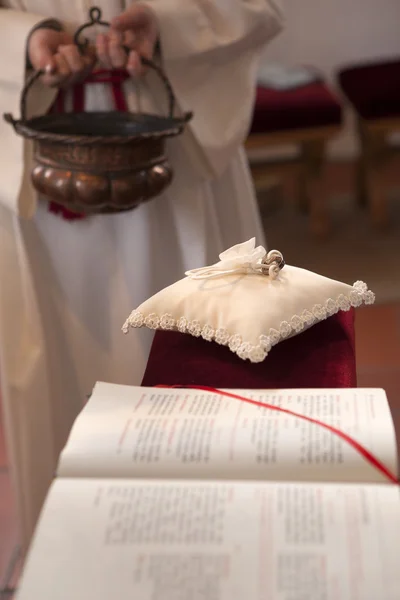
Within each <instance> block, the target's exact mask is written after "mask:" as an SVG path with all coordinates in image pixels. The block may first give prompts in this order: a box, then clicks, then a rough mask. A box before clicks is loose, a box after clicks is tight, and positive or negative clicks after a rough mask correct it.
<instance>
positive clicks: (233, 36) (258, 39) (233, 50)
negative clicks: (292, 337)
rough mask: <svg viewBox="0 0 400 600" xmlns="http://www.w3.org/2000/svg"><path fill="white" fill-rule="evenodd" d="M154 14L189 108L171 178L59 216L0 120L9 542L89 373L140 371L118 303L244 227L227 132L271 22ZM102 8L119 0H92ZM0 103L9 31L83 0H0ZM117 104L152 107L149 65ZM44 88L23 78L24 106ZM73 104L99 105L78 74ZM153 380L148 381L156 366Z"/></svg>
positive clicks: (207, 1) (109, 12) (31, 508)
mask: <svg viewBox="0 0 400 600" xmlns="http://www.w3.org/2000/svg"><path fill="white" fill-rule="evenodd" d="M146 2H147V3H148V4H149V5H151V7H152V8H153V9H154V11H155V13H156V14H157V16H158V20H159V25H160V40H161V48H162V60H163V66H164V68H165V71H166V73H167V75H168V77H169V79H170V81H171V83H172V87H173V89H174V91H175V93H176V96H177V100H178V105H179V108H180V110H185V111H186V110H192V111H193V112H194V114H195V118H194V120H193V122H192V124H191V125H190V127H189V128H188V130H187V132H186V133H185V134H184V135H183V136H182V137H181V138H177V139H174V140H171V141H169V142H168V156H169V160H170V162H171V164H172V166H173V168H174V171H175V179H174V181H173V183H172V185H171V186H170V187H169V188H168V190H167V191H166V192H165V193H164V194H163V195H162V196H160V197H159V198H157V199H155V200H151V201H150V202H149V203H147V204H145V205H143V206H140V207H139V208H137V209H135V210H133V211H131V212H128V213H123V214H116V215H104V216H95V217H91V218H88V219H85V220H81V221H72V222H70V221H65V220H63V219H62V218H61V217H60V216H56V215H54V214H52V213H50V212H49V211H48V205H47V203H46V202H45V201H43V200H41V199H38V198H37V197H36V195H35V193H34V191H33V189H32V186H31V184H30V180H29V177H30V172H31V164H32V162H31V150H32V148H31V145H30V143H24V142H23V140H22V139H21V138H20V137H18V136H17V135H16V134H15V133H14V131H13V130H12V128H11V126H10V125H8V124H6V123H5V122H3V120H1V122H0V155H1V159H0V378H1V386H2V405H3V410H4V423H5V428H6V439H7V443H8V451H9V458H10V462H11V466H12V472H13V480H14V485H15V491H16V498H17V501H18V510H19V515H20V522H21V534H22V539H23V544H24V546H25V547H26V543H27V542H28V541H29V539H30V536H31V534H32V530H33V527H34V525H35V521H36V519H37V516H38V512H39V510H40V508H41V505H42V502H43V499H44V496H45V493H46V491H47V489H48V486H49V483H50V481H51V479H52V477H53V475H54V470H55V467H56V463H57V459H58V456H59V452H60V450H61V448H62V446H63V445H64V443H65V441H66V437H67V435H68V433H69V431H70V428H71V425H72V423H73V420H74V419H75V417H76V416H77V414H78V412H79V411H80V409H81V407H82V405H83V403H84V401H85V398H86V396H87V395H88V394H89V393H90V392H91V390H92V387H93V385H94V383H95V382H96V381H97V380H104V381H109V382H113V383H122V384H132V385H135V384H140V381H141V376H142V373H143V370H144V367H145V364H146V360H147V356H148V351H149V346H150V341H151V337H150V336H149V332H146V331H136V332H133V333H132V334H131V335H129V336H127V337H125V336H124V335H123V334H122V333H121V326H122V324H123V322H124V320H125V318H126V317H127V315H128V314H129V313H130V311H131V309H132V308H134V307H135V306H136V305H139V304H140V303H141V302H142V301H144V300H145V299H146V298H147V297H148V296H150V295H151V294H153V293H155V292H156V291H158V290H160V289H161V288H162V287H164V286H166V285H169V284H171V283H173V282H174V281H175V280H177V279H179V278H181V277H182V274H183V273H184V271H185V270H188V269H193V268H196V267H200V266H203V265H206V264H210V263H213V262H215V260H216V258H217V256H218V254H219V252H221V251H222V250H224V249H226V248H228V247H230V246H232V245H234V244H236V243H238V242H241V241H243V240H245V239H249V238H251V237H253V236H256V237H257V240H258V242H259V243H263V233H262V228H261V225H260V221H259V216H258V211H257V206H256V201H255V197H254V193H253V188H252V184H251V180H250V177H249V173H248V169H247V165H246V161H245V158H244V154H243V151H242V150H241V145H242V143H243V141H244V139H245V137H246V134H247V130H248V127H249V123H250V119H251V112H252V106H253V100H254V88H255V82H256V71H257V66H258V59H259V58H260V56H261V53H262V51H263V48H264V45H265V43H266V42H267V41H268V40H269V39H271V38H272V37H273V36H274V35H275V34H276V33H277V32H278V31H279V30H280V28H281V22H282V19H281V12H280V9H279V7H278V6H277V4H276V0H146ZM98 4H99V5H100V7H101V8H102V10H103V17H104V19H106V20H109V19H111V18H112V17H113V16H115V15H117V14H119V13H120V12H122V11H123V10H124V9H125V3H124V1H123V0H101V2H99V3H98ZM0 5H1V6H2V7H3V8H0V32H1V35H0V56H1V57H2V62H1V66H0V113H1V115H2V114H3V113H4V112H12V113H13V114H14V116H18V115H19V99H20V93H21V89H22V87H23V84H24V79H25V41H26V38H27V36H28V33H29V31H30V30H31V28H32V27H33V26H34V25H35V24H37V23H38V22H40V21H41V20H43V19H45V18H49V17H52V18H57V19H59V20H60V21H61V22H62V23H63V24H64V25H65V27H67V28H68V30H71V31H73V30H74V29H75V28H76V27H77V26H79V25H81V24H82V23H84V22H85V21H87V19H88V9H89V7H90V3H89V2H88V0H75V1H74V2H70V1H69V0H3V1H2V0H0ZM135 90H137V86H136V85H134V84H133V83H132V82H127V83H126V84H125V92H126V97H127V101H128V104H129V107H130V108H131V109H132V110H135V109H136V108H137V105H138V101H139V100H138V96H139V98H140V108H141V109H142V110H146V111H147V112H157V113H161V112H162V111H165V110H166V102H165V101H164V98H165V90H164V89H163V86H162V84H161V83H160V82H159V81H158V80H157V78H156V76H155V75H153V74H149V75H148V77H147V78H146V81H145V83H144V84H143V86H141V87H140V90H141V91H140V94H137V93H136V91H135ZM53 98H54V92H53V91H50V90H48V89H45V88H44V87H43V86H41V85H39V84H38V85H36V86H35V88H34V89H33V90H32V93H31V94H30V96H29V103H28V104H29V111H30V114H39V113H41V114H43V113H45V112H46V111H47V109H48V107H49V106H50V104H51V102H52V100H53ZM85 107H86V110H104V109H106V110H108V109H110V108H111V107H112V104H111V94H110V90H109V89H108V88H107V87H106V86H105V85H104V84H101V85H98V84H96V85H94V86H93V85H92V86H90V87H89V86H88V87H87V88H86V99H85ZM160 383H162V382H160Z"/></svg>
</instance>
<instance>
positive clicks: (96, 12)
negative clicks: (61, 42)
mask: <svg viewBox="0 0 400 600" xmlns="http://www.w3.org/2000/svg"><path fill="white" fill-rule="evenodd" d="M101 17H102V13H101V10H100V8H98V7H97V6H93V7H92V8H91V9H90V10H89V19H90V21H89V22H88V23H84V24H83V25H81V26H80V27H79V29H77V31H76V33H75V35H74V44H76V46H77V47H78V49H79V52H80V53H81V54H84V52H85V50H86V48H87V46H88V43H89V40H87V39H85V40H83V41H80V39H79V38H80V36H81V34H82V32H83V31H84V30H85V29H88V28H89V27H92V26H93V25H102V26H104V27H110V24H109V23H107V22H106V21H102V18H101ZM122 47H123V49H124V50H125V52H126V53H127V54H129V52H131V49H130V48H128V47H127V46H122ZM140 59H141V61H142V63H143V64H144V65H146V67H149V68H150V69H153V70H154V71H155V72H156V73H157V75H158V76H159V77H160V79H161V81H162V82H163V84H164V85H165V88H166V90H167V94H168V116H169V117H170V118H171V119H172V118H173V116H174V112H175V104H176V100H175V96H174V92H173V91H172V87H171V84H170V82H169V80H168V78H167V76H166V75H165V73H164V71H163V70H162V69H161V67H159V66H158V65H156V64H155V63H154V62H153V61H151V60H149V59H148V58H145V57H144V56H141V57H140ZM44 74H45V72H44V71H43V70H40V71H34V72H33V73H32V74H31V75H30V76H29V77H28V79H27V81H26V83H25V85H24V88H23V90H22V92H21V101H20V115H21V117H20V118H21V121H22V122H26V120H27V118H26V106H27V98H28V92H29V90H30V89H31V87H32V85H33V84H34V83H35V82H36V81H37V80H38V79H39V77H41V76H42V75H44ZM4 119H5V120H6V121H7V122H8V123H11V124H12V125H14V124H15V119H14V118H13V117H12V115H10V114H5V115H4Z"/></svg>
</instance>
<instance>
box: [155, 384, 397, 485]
mask: <svg viewBox="0 0 400 600" xmlns="http://www.w3.org/2000/svg"><path fill="white" fill-rule="evenodd" d="M155 387H159V388H182V389H193V390H200V391H202V392H210V393H212V394H220V395H221V396H226V397H227V398H235V399H236V400H241V401H242V402H247V403H248V404H253V405H255V406H259V407H261V408H268V409H269V410H275V411H278V412H282V413H285V414H287V415H291V416H292V417H297V418H299V419H303V420H304V421H308V422H309V423H314V424H315V425H319V426H320V427H323V428H324V429H327V430H328V431H330V432H331V433H334V434H335V435H337V436H338V437H340V438H341V439H342V440H344V441H345V442H347V444H349V445H350V446H351V447H352V448H354V450H356V451H357V452H358V453H359V454H360V455H361V456H362V457H363V458H364V459H365V460H366V461H367V462H369V463H370V464H371V465H372V466H373V467H374V468H375V469H377V470H378V471H379V472H380V473H381V474H382V475H384V476H385V477H386V478H387V479H388V480H389V481H390V483H395V484H396V485H397V484H398V479H397V477H396V476H395V475H394V474H393V473H392V472H391V471H390V470H389V469H388V468H387V467H386V466H385V465H384V464H383V463H382V462H381V461H380V460H379V459H378V458H376V456H374V455H373V454H372V453H371V452H370V451H369V450H367V448H365V447H364V446H362V445H361V444H360V443H359V442H357V441H356V440H355V439H353V438H352V437H351V436H350V435H348V434H347V433H344V432H343V431H341V430H340V429H337V428H336V427H333V426H332V425H328V424H327V423H324V422H323V421H318V419H313V418H312V417H307V416H306V415H302V414H300V413H296V412H294V411H293V410H289V409H287V408H282V407H280V406H275V405H273V404H264V403H263V402H259V401H258V400H252V399H251V398H246V396H240V395H239V394H233V393H232V392H225V391H224V390H218V389H216V388H213V387H208V386H203V385H194V386H184V385H157V386H155Z"/></svg>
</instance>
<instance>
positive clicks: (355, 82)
mask: <svg viewBox="0 0 400 600" xmlns="http://www.w3.org/2000/svg"><path fill="white" fill-rule="evenodd" d="M339 83H340V86H341V88H342V90H343V93H344V94H345V95H346V96H347V98H348V99H349V100H350V102H351V103H352V105H353V106H354V108H355V110H356V111H357V112H358V114H359V115H360V116H361V117H363V118H364V119H385V118H393V117H400V59H397V60H391V61H387V62H381V63H371V64H365V65H359V66H354V67H350V68H346V69H343V70H342V71H341V72H340V73H339Z"/></svg>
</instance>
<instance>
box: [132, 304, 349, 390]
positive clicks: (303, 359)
mask: <svg viewBox="0 0 400 600" xmlns="http://www.w3.org/2000/svg"><path fill="white" fill-rule="evenodd" d="M354 342H355V340H354V310H350V311H349V312H339V313H338V314H336V315H334V316H333V317H330V318H329V319H326V320H325V321H322V322H321V323H318V324H317V325H314V326H313V327H311V328H310V329H308V330H307V331H304V332H303V333H301V334H300V335H297V336H295V337H293V338H290V339H288V340H285V341H284V342H281V343H280V344H278V345H277V346H275V347H274V348H273V349H272V350H271V351H270V353H269V355H268V356H267V358H266V359H265V361H264V362H262V363H258V364H252V363H250V362H249V361H244V360H241V359H240V358H239V357H238V356H236V354H234V353H233V352H231V351H230V350H229V349H228V348H226V347H224V346H219V345H218V344H216V343H215V342H207V341H205V340H203V339H202V338H194V337H192V336H191V335H188V334H183V333H178V332H171V331H157V332H156V334H155V337H154V341H153V345H152V348H151V352H150V356H149V361H148V363H147V368H146V372H145V374H144V378H143V381H142V385H143V386H150V387H151V386H155V385H160V384H161V385H162V384H164V385H188V386H191V385H205V386H210V387H216V388H242V389H246V388H247V389H256V388H261V389H263V388H264V389H267V388H269V389H279V388H281V389H282V388H343V387H356V385H357V380H356V359H355V347H354Z"/></svg>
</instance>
